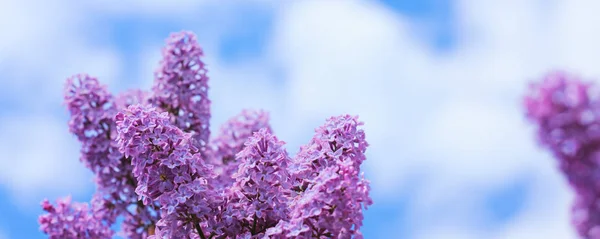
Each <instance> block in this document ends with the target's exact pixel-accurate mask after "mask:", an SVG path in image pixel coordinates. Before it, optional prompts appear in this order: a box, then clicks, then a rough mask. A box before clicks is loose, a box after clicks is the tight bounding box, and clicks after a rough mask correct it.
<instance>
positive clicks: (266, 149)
mask: <svg viewBox="0 0 600 239" xmlns="http://www.w3.org/2000/svg"><path fill="white" fill-rule="evenodd" d="M202 55H203V51H202V49H201V48H200V46H199V45H198V43H197V41H196V37H195V36H194V35H193V34H192V33H189V32H180V33H175V34H172V35H171V36H170V38H169V39H168V40H167V46H166V47H165V48H164V49H163V59H162V60H161V62H160V66H159V69H158V71H157V73H156V75H155V77H156V79H155V84H154V86H153V88H152V92H144V91H140V90H133V91H128V92H125V93H123V94H120V95H118V96H116V97H113V96H112V95H111V94H110V93H109V92H108V91H107V90H106V87H105V86H103V85H101V84H100V83H99V82H98V80H97V79H95V78H93V77H90V76H87V75H76V76H74V77H72V78H69V79H68V80H67V88H66V97H65V99H66V104H67V107H68V109H69V111H70V113H71V120H70V121H69V126H70V129H71V132H72V133H74V134H75V135H76V136H77V137H78V139H79V141H80V142H81V143H82V150H81V155H82V156H81V161H82V162H83V163H84V164H85V166H86V167H88V168H89V169H91V170H92V172H93V173H94V174H95V175H96V183H97V185H98V190H97V192H96V194H95V195H94V197H93V199H92V206H91V208H88V206H87V204H78V203H73V204H71V203H70V201H68V200H67V201H60V200H59V202H58V206H57V207H53V206H52V205H50V204H49V203H48V201H47V200H46V201H44V202H43V205H42V206H43V209H44V210H45V211H46V212H47V214H44V215H42V216H40V219H39V220H40V224H41V230H42V231H43V232H44V233H46V234H48V236H49V237H50V238H110V237H111V236H112V235H113V234H114V232H113V231H112V230H111V229H110V228H111V226H113V224H114V223H115V222H116V221H117V219H118V218H123V220H122V224H121V226H120V228H121V232H119V233H120V234H121V235H122V236H124V237H126V238H156V239H158V238H200V239H206V238H291V237H293V238H362V234H361V232H360V227H361V226H362V220H363V214H362V212H363V209H366V208H367V207H368V206H369V205H371V204H372V201H371V199H370V197H369V183H368V181H367V180H365V178H364V176H363V174H362V173H361V172H360V166H361V164H362V162H363V161H364V160H365V150H366V148H367V146H368V144H367V142H366V141H365V134H364V131H363V130H362V129H361V126H362V123H361V122H359V121H358V118H357V117H352V116H349V115H342V116H338V117H331V118H330V119H328V120H327V121H326V123H325V124H324V125H323V126H321V127H319V128H318V129H317V130H316V131H315V135H314V137H313V138H312V140H311V141H310V142H309V144H307V145H305V146H303V147H301V149H300V152H299V153H298V154H297V155H296V156H294V157H291V156H289V154H288V153H287V151H286V149H285V143H284V142H283V141H280V140H279V139H278V138H277V137H276V136H274V135H273V132H272V129H271V127H270V126H269V122H268V121H269V116H268V114H267V113H266V112H263V111H251V110H244V111H242V112H241V113H240V114H239V115H237V116H235V117H233V118H231V119H230V120H228V121H227V122H226V123H225V124H224V125H223V126H222V127H221V128H220V130H219V132H218V134H217V136H216V137H214V138H213V139H210V131H209V129H208V127H209V118H210V100H209V99H208V95H207V91H208V84H207V83H208V78H207V76H206V70H205V69H204V63H203V62H202V61H201V56H202Z"/></svg>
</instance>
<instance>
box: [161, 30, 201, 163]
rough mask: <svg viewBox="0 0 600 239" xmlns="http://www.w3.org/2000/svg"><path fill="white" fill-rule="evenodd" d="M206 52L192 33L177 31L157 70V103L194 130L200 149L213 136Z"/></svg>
mask: <svg viewBox="0 0 600 239" xmlns="http://www.w3.org/2000/svg"><path fill="white" fill-rule="evenodd" d="M203 55H204V51H203V50H202V48H201V47H200V45H199V44H198V43H197V40H196V36H195V35H194V34H193V33H191V32H179V33H174V34H172V35H171V37H170V38H169V39H168V40H167V46H166V47H165V48H163V50H162V57H163V58H162V60H161V62H160V67H159V69H158V70H157V71H156V72H155V81H154V86H152V91H153V92H154V95H153V96H152V98H151V99H150V101H152V102H153V104H154V105H156V106H157V107H160V108H161V109H163V110H164V111H166V112H169V114H171V115H172V117H171V119H172V120H173V122H174V124H175V125H176V126H177V127H179V128H180V129H182V130H183V131H185V132H190V133H192V137H194V138H195V139H196V143H197V146H198V149H199V150H200V152H202V153H204V152H205V151H206V150H207V148H206V147H207V144H208V139H209V137H210V129H209V120H210V100H209V99H208V77H207V76H206V69H205V68H204V62H202V60H201V58H202V56H203Z"/></svg>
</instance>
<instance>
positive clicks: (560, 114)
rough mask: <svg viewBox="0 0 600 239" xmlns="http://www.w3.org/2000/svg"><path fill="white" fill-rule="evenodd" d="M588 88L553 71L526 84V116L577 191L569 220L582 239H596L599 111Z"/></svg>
mask: <svg viewBox="0 0 600 239" xmlns="http://www.w3.org/2000/svg"><path fill="white" fill-rule="evenodd" d="M595 93H596V94H597V93H598V92H594V88H593V85H592V84H590V83H587V82H584V81H582V80H581V79H580V78H578V77H576V76H573V75H570V74H568V73H565V72H552V73H549V74H547V75H546V76H544V77H543V79H542V81H541V82H540V83H537V84H532V85H531V86H530V93H529V95H528V96H526V97H525V101H524V104H525V108H526V114H527V118H528V119H529V120H530V121H531V122H533V123H534V124H535V125H536V126H537V134H538V140H539V142H540V143H541V144H542V145H543V146H544V147H546V148H548V149H549V150H550V151H551V152H552V154H553V155H554V157H555V158H557V159H558V164H559V167H560V170H561V171H562V172H563V174H564V175H565V177H566V178H567V180H568V182H569V184H570V185H571V186H572V188H573V189H574V190H575V192H576V196H575V202H574V204H573V207H572V222H573V224H574V226H575V227H576V229H577V231H578V233H579V235H580V236H582V237H583V238H590V239H594V238H600V200H599V199H600V197H599V196H600V194H599V192H600V184H599V183H598V182H600V167H599V163H600V120H599V118H598V116H599V114H600V108H599V107H598V106H599V105H598V103H600V102H599V101H598V98H594V97H598V96H600V95H594V94H595Z"/></svg>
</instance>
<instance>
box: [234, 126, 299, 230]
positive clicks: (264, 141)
mask: <svg viewBox="0 0 600 239" xmlns="http://www.w3.org/2000/svg"><path fill="white" fill-rule="evenodd" d="M245 146H246V147H245V148H244V149H243V150H242V151H241V152H240V153H239V154H238V155H237V160H238V161H240V164H239V169H238V171H237V172H236V173H235V174H234V175H233V177H234V178H235V183H234V184H233V186H232V187H231V189H230V193H231V197H232V203H233V204H234V206H233V209H234V211H233V215H232V216H233V217H235V218H236V219H237V221H238V222H239V223H240V224H239V227H240V228H242V231H243V232H244V233H246V232H250V234H251V235H252V236H255V237H262V236H263V235H264V233H265V232H266V230H267V229H268V228H271V227H273V226H275V225H277V223H279V221H281V220H288V219H289V218H288V217H289V211H288V207H287V206H288V203H289V200H290V195H291V194H292V191H291V181H290V180H291V178H290V173H289V172H288V165H289V163H290V161H291V159H290V157H289V156H288V154H287V151H286V150H285V148H284V142H283V141H279V140H278V139H277V137H275V136H274V135H272V134H271V133H269V131H268V129H266V128H263V129H261V130H260V131H258V132H256V133H254V136H252V137H251V138H250V139H249V140H248V141H247V142H246V144H245Z"/></svg>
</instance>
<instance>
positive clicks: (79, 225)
mask: <svg viewBox="0 0 600 239" xmlns="http://www.w3.org/2000/svg"><path fill="white" fill-rule="evenodd" d="M101 206H102V205H100V204H93V206H92V207H93V209H92V210H97V209H98V207H101ZM42 208H43V209H44V211H46V212H47V214H45V215H42V216H40V218H39V221H40V228H41V229H42V231H44V232H45V233H46V234H48V237H49V238H52V239H83V238H111V237H112V235H113V231H112V230H111V229H110V226H109V224H108V223H106V222H104V221H103V220H102V218H101V214H99V213H92V212H91V211H90V208H89V205H88V204H87V203H71V197H66V198H63V199H58V200H57V202H56V206H53V205H52V204H50V202H49V201H48V200H44V201H43V202H42ZM98 216H100V217H98Z"/></svg>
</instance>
